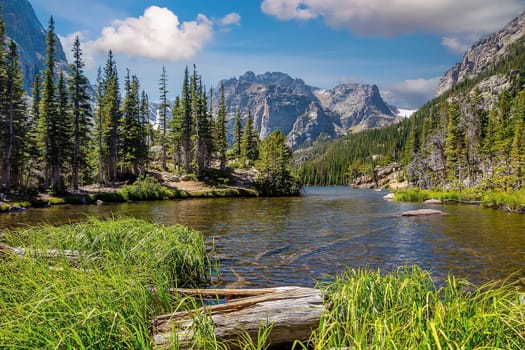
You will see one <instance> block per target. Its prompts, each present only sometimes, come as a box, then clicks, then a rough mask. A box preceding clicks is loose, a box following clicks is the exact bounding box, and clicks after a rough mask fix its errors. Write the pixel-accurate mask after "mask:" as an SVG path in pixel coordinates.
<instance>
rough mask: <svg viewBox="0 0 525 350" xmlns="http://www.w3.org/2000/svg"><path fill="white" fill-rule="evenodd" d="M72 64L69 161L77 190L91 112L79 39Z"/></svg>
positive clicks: (84, 163) (85, 160) (84, 165)
mask: <svg viewBox="0 0 525 350" xmlns="http://www.w3.org/2000/svg"><path fill="white" fill-rule="evenodd" d="M72 51H73V64H72V65H71V76H70V77H69V95H70V97H71V109H72V111H71V112H72V117H73V121H72V132H73V152H72V159H71V167H72V178H71V186H72V187H73V190H75V191H76V190H78V187H79V177H80V173H81V172H82V171H84V170H86V168H87V167H88V155H89V147H90V143H91V142H90V139H91V137H90V127H91V120H92V118H93V112H92V108H91V103H90V99H89V95H88V89H89V83H88V79H87V77H86V76H85V75H84V65H85V64H84V61H83V60H82V49H81V48H80V39H79V38H78V36H77V37H76V38H75V42H74V44H73V49H72Z"/></svg>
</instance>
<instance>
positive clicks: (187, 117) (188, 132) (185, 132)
mask: <svg viewBox="0 0 525 350" xmlns="http://www.w3.org/2000/svg"><path fill="white" fill-rule="evenodd" d="M181 112H182V114H181V123H180V125H181V126H180V128H181V144H182V152H183V154H184V169H185V171H186V173H191V166H192V163H193V159H192V144H191V138H192V135H193V120H192V92H191V87H190V77H189V73H188V67H186V69H185V71H184V81H183V83H182V99H181Z"/></svg>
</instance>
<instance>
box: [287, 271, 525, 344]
mask: <svg viewBox="0 0 525 350" xmlns="http://www.w3.org/2000/svg"><path fill="white" fill-rule="evenodd" d="M325 292H326V304H327V306H328V308H329V311H328V312H326V313H325V314H324V315H323V316H322V319H321V322H320V326H319V329H318V330H316V331H315V332H314V334H313V335H312V338H311V344H315V349H342V348H348V349H487V348H490V349H524V348H525V306H524V305H523V302H522V301H520V293H519V291H518V290H517V288H516V287H514V286H512V285H509V284H503V285H497V284H496V283H489V284H487V285H484V286H482V287H480V288H475V287H474V286H472V285H471V284H469V283H468V282H466V281H458V280H456V279H455V278H454V277H451V276H450V277H449V278H448V280H447V282H446V283H445V284H444V285H443V286H441V287H436V286H435V285H434V283H433V281H432V279H431V278H430V275H429V273H427V272H425V271H422V270H421V269H419V268H417V267H404V268H401V269H399V270H398V271H396V272H393V273H390V274H382V273H381V272H380V271H367V270H365V269H359V270H349V271H347V272H346V273H344V274H343V275H342V276H340V277H339V278H337V279H336V280H335V282H333V284H330V285H328V286H325ZM296 348H298V349H308V347H307V346H306V345H305V344H297V346H296Z"/></svg>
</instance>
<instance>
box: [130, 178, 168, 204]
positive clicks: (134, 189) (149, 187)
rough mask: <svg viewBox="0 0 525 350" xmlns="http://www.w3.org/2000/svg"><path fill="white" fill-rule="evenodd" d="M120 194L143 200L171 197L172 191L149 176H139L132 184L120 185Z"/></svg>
mask: <svg viewBox="0 0 525 350" xmlns="http://www.w3.org/2000/svg"><path fill="white" fill-rule="evenodd" d="M120 193H121V194H122V196H123V197H124V198H126V199H129V200H135V201H145V200H155V199H165V198H173V197H174V196H175V195H174V193H173V192H172V191H171V190H170V189H168V188H167V187H165V186H162V185H161V184H160V183H159V182H158V181H157V180H155V179H154V178H153V177H151V176H143V177H139V178H138V179H137V181H135V182H134V183H133V184H132V185H127V186H124V187H122V189H121V190H120Z"/></svg>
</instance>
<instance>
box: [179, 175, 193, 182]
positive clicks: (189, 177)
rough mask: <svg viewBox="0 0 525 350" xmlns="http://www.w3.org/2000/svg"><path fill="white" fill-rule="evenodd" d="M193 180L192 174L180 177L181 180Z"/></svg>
mask: <svg viewBox="0 0 525 350" xmlns="http://www.w3.org/2000/svg"><path fill="white" fill-rule="evenodd" d="M190 180H191V176H189V175H182V176H181V177H180V181H190Z"/></svg>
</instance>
